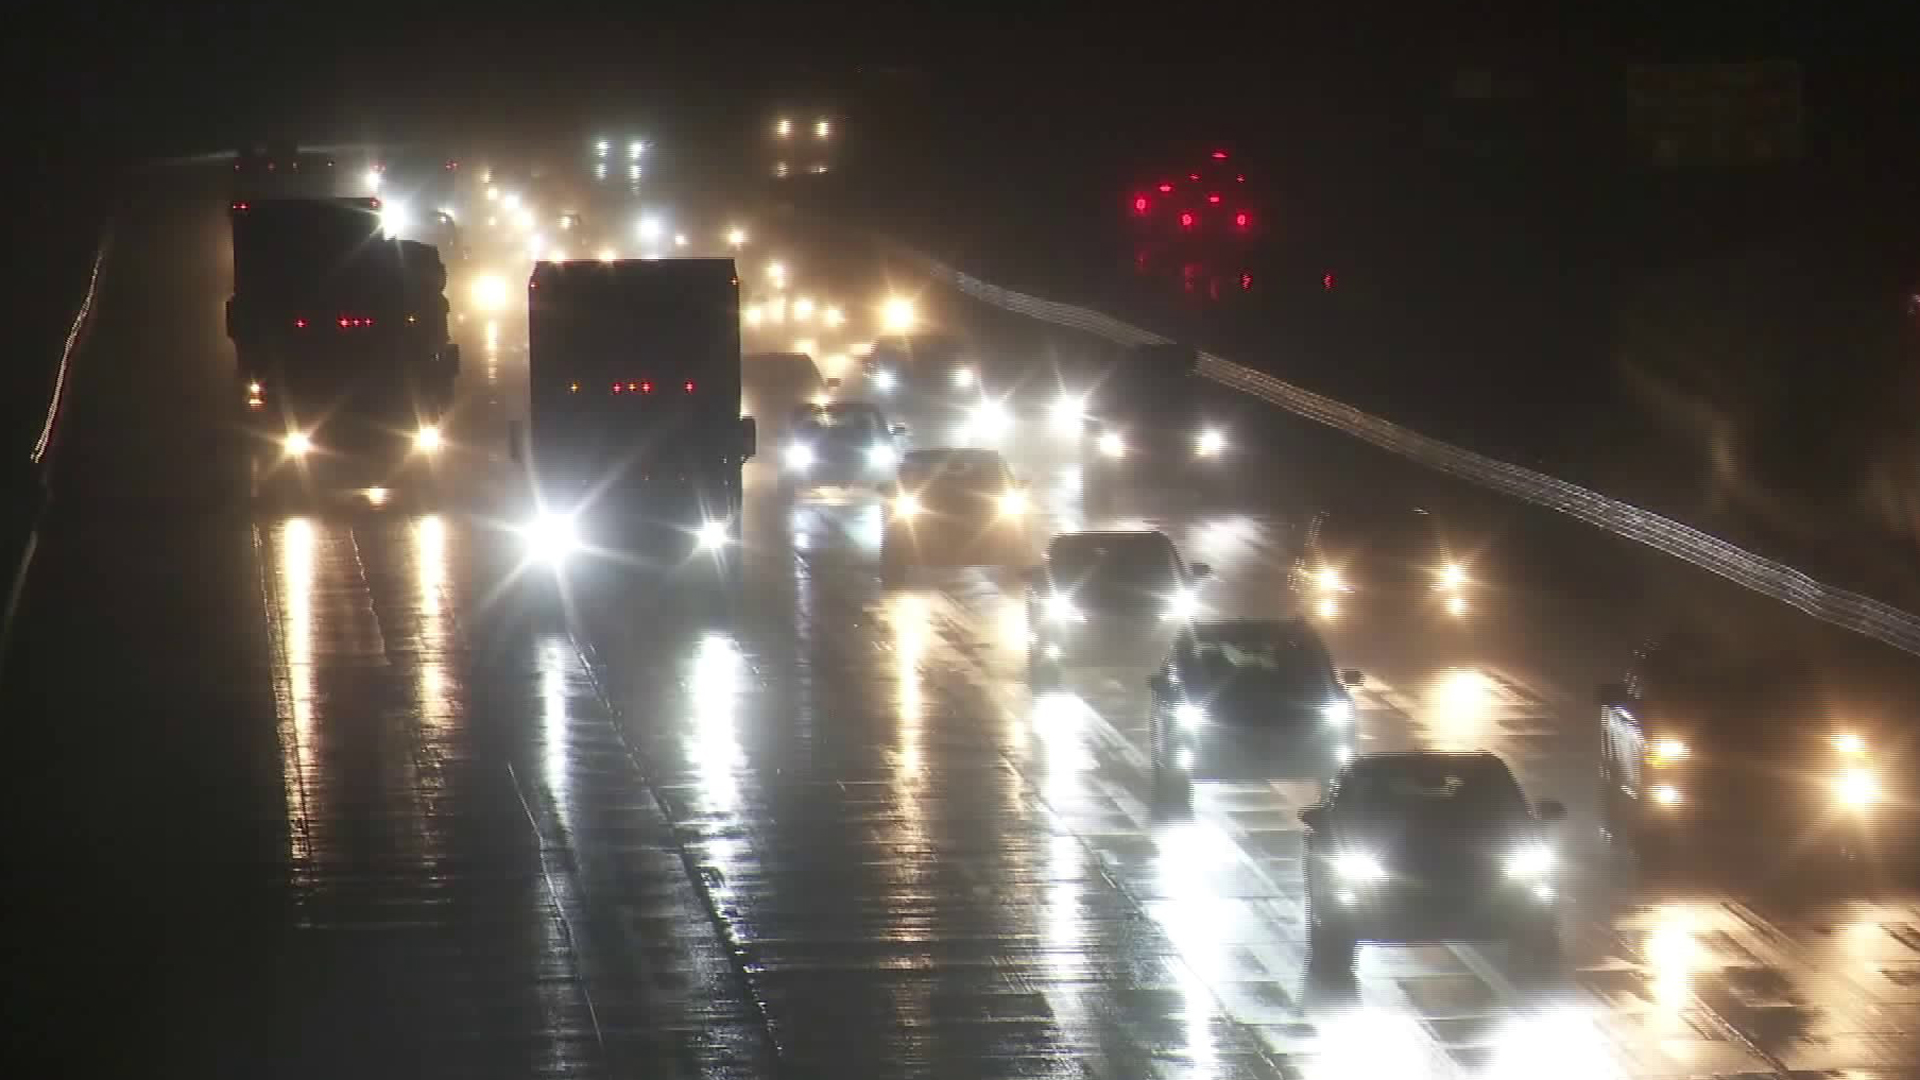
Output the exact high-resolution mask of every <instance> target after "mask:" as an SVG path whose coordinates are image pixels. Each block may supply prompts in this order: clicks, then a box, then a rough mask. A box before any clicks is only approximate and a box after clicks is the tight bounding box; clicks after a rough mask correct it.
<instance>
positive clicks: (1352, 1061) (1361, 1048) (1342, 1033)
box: [1306, 1005, 1453, 1080]
mask: <svg viewBox="0 0 1920 1080" xmlns="http://www.w3.org/2000/svg"><path fill="white" fill-rule="evenodd" d="M1314 1026H1315V1029H1316V1031H1317V1033H1318V1034H1319V1040H1318V1042H1317V1045H1316V1046H1315V1047H1314V1050H1315V1053H1314V1056H1313V1058H1312V1060H1311V1062H1310V1064H1309V1065H1308V1066H1307V1069H1306V1075H1307V1076H1309V1077H1312V1078H1313V1080H1368V1078H1372V1077H1382V1078H1384V1077H1389V1076H1395V1077H1423V1076H1440V1075H1444V1073H1443V1072H1442V1070H1441V1069H1440V1068H1439V1066H1440V1065H1441V1062H1438V1061H1436V1060H1435V1059H1434V1051H1433V1049H1432V1045H1431V1042H1432V1041H1431V1040H1430V1039H1429V1038H1428V1036H1427V1033H1426V1031H1425V1030H1423V1029H1422V1028H1421V1027H1420V1023H1419V1021H1418V1019H1416V1018H1415V1017H1414V1016H1413V1014H1412V1013H1411V1012H1409V1011H1407V1010H1403V1009H1392V1008H1385V1007H1382V1006H1378V1005H1361V1006H1358V1007H1356V1008H1352V1009H1343V1010H1341V1011H1339V1012H1336V1013H1333V1014H1331V1015H1329V1016H1326V1017H1323V1018H1320V1019H1319V1020H1318V1022H1317V1023H1316V1024H1315V1025H1314ZM1452 1071H1453V1070H1452V1069H1447V1070H1446V1072H1452Z"/></svg>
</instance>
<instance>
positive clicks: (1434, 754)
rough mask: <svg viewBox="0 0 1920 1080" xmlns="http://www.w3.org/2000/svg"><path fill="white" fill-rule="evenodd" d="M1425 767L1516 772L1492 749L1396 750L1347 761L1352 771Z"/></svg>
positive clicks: (1385, 770)
mask: <svg viewBox="0 0 1920 1080" xmlns="http://www.w3.org/2000/svg"><path fill="white" fill-rule="evenodd" d="M1421 768H1453V769H1461V770H1465V771H1469V772H1474V771H1479V772H1501V773H1506V774H1508V775H1512V771H1513V770H1511V769H1509V768H1507V763H1506V761H1505V760H1503V759H1502V758H1501V757H1500V755H1498V754H1496V753H1493V752H1492V751H1490V750H1466V751H1459V750H1393V751H1387V752H1384V753H1377V754H1361V755H1360V756H1359V757H1356V758H1354V759H1353V760H1352V761H1350V762H1348V763H1347V767H1346V771H1347V772H1348V773H1374V774H1378V773H1391V772H1395V771H1405V772H1413V771H1414V770H1417V769H1421Z"/></svg>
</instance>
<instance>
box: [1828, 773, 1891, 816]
mask: <svg viewBox="0 0 1920 1080" xmlns="http://www.w3.org/2000/svg"><path fill="white" fill-rule="evenodd" d="M1834 796H1835V797H1836V798H1838V799H1839V800H1840V805H1841V806H1844V807H1846V808H1847V809H1849V810H1864V809H1866V808H1867V807H1869V806H1872V805H1873V804H1874V803H1877V802H1879V801H1880V778H1879V777H1877V776H1875V775H1874V774H1873V770H1871V769H1863V768H1853V769H1848V770H1847V771H1846V772H1843V773H1841V774H1840V779H1839V780H1838V781H1837V782H1835V784H1834Z"/></svg>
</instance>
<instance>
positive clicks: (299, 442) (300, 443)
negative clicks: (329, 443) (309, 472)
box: [284, 431, 313, 457]
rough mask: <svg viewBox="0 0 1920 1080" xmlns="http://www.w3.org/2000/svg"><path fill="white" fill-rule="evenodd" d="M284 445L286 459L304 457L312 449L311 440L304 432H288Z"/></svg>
mask: <svg viewBox="0 0 1920 1080" xmlns="http://www.w3.org/2000/svg"><path fill="white" fill-rule="evenodd" d="M284 445H285V446H286V448H287V456H288V457H305V456H306V454H307V452H308V451H310V450H312V449H313V440H312V439H310V438H308V437H307V433H306V432H304V431H289V432H287V439H286V442H285V444H284Z"/></svg>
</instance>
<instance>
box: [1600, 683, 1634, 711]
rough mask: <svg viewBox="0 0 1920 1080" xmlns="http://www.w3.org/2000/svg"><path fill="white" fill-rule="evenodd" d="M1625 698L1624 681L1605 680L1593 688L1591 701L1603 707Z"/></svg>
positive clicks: (1618, 702) (1622, 700)
mask: <svg viewBox="0 0 1920 1080" xmlns="http://www.w3.org/2000/svg"><path fill="white" fill-rule="evenodd" d="M1626 700H1627V685H1626V684H1625V683H1617V682H1605V683H1601V684H1600V685H1599V686H1596V687H1594V689H1593V703H1594V704H1595V705H1598V706H1600V707H1601V708H1603V709H1604V708H1606V707H1607V706H1609V705H1618V704H1621V703H1622V702H1624V701H1626Z"/></svg>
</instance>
